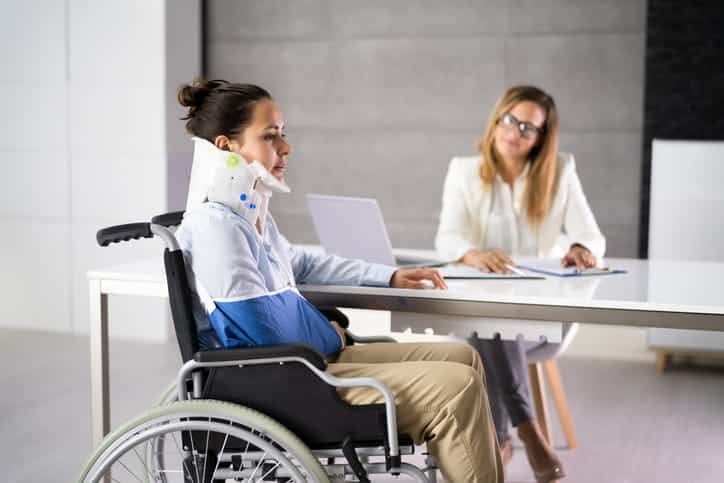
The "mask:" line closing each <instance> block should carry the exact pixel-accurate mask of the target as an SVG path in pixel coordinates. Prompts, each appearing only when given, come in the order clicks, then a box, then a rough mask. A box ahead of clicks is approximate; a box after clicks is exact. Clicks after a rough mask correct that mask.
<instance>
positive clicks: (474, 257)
mask: <svg viewBox="0 0 724 483" xmlns="http://www.w3.org/2000/svg"><path fill="white" fill-rule="evenodd" d="M460 263H464V264H465V265H470V266H471V267H476V268H479V269H480V270H483V271H484V272H494V273H511V270H510V269H509V268H508V267H509V266H511V267H512V266H514V265H515V263H514V262H513V260H511V259H510V258H508V256H507V255H506V254H505V253H503V252H501V251H500V250H491V251H482V250H469V251H468V252H466V253H465V255H463V257H462V258H461V259H460Z"/></svg>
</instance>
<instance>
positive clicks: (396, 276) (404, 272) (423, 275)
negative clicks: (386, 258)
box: [390, 268, 447, 290]
mask: <svg viewBox="0 0 724 483" xmlns="http://www.w3.org/2000/svg"><path fill="white" fill-rule="evenodd" d="M430 283H432V287H430ZM390 287H392V288H437V289H440V290H445V289H447V284H446V283H445V280H444V279H443V278H442V275H440V272H438V271H437V270H435V269H434V268H400V269H399V270H397V271H396V272H395V273H393V274H392V278H391V279H390Z"/></svg>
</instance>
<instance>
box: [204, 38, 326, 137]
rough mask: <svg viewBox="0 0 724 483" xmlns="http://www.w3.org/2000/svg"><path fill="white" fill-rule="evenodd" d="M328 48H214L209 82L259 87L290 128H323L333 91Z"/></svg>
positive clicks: (248, 44)
mask: <svg viewBox="0 0 724 483" xmlns="http://www.w3.org/2000/svg"><path fill="white" fill-rule="evenodd" d="M329 58H330V43H329V42H319V41H312V42H306V41H305V42H295V41H280V42H264V41H259V42H256V41H255V42H252V41H242V42H234V41H224V42H213V43H212V44H211V48H209V49H208V59H207V62H208V69H209V73H208V76H209V77H211V78H221V79H233V80H235V81H239V82H250V83H253V84H259V85H261V86H263V87H264V88H265V89H267V90H269V91H270V92H271V93H272V95H273V96H274V97H275V98H276V100H277V101H278V102H279V104H280V105H281V106H282V107H283V108H284V115H285V117H286V121H287V123H289V124H292V125H294V126H326V125H327V119H328V117H329V113H328V111H329V106H330V104H331V103H330V98H329V93H330V91H331V89H332V81H331V68H330V63H329Z"/></svg>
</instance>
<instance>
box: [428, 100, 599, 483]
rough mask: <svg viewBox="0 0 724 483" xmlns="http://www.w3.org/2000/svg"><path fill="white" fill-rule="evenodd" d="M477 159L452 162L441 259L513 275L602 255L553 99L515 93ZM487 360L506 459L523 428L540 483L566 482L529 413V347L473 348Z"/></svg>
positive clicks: (492, 122)
mask: <svg viewBox="0 0 724 483" xmlns="http://www.w3.org/2000/svg"><path fill="white" fill-rule="evenodd" d="M478 150H479V155H478V156H473V157H456V158H453V160H452V161H451V162H450V167H449V169H448V173H447V177H446V178H445V186H444V191H443V197H442V210H441V213H440V224H439V226H438V230H437V235H436V238H435V247H436V249H437V251H438V253H439V256H440V257H442V258H443V259H445V260H458V261H460V262H462V263H465V264H467V265H471V266H474V267H479V268H481V269H482V270H485V271H493V272H499V273H508V272H510V267H511V266H513V265H514V261H513V259H514V258H515V257H518V256H525V257H531V256H534V257H546V258H550V257H556V258H558V257H560V259H561V264H562V265H564V266H570V265H576V266H578V267H579V268H581V269H583V268H586V267H592V266H594V265H595V264H596V261H597V259H598V258H600V257H602V256H603V254H604V250H605V244H606V243H605V239H604V237H603V235H602V234H601V231H600V230H599V228H598V225H597V224H596V220H595V218H594V217H593V213H592V212H591V209H590V207H589V206H588V202H587V201H586V197H585V195H584V194H583V189H582V187H581V182H580V181H579V179H578V175H577V174H576V168H575V162H574V160H573V156H572V155H571V154H567V153H559V152H558V114H557V111H556V106H555V103H554V101H553V98H552V97H551V96H550V95H548V94H546V93H545V92H543V91H542V90H540V89H538V88H536V87H532V86H516V87H512V88H510V89H508V91H506V92H505V93H504V94H503V96H502V97H501V98H500V99H499V100H498V102H497V104H496V105H495V107H494V109H493V111H492V113H491V116H490V119H489V121H488V125H487V127H486V129H485V132H484V133H483V135H482V137H481V139H480V142H479V145H478ZM474 342H475V343H476V345H477V347H478V348H479V350H480V353H481V355H482V356H483V358H484V362H485V368H486V373H487V376H488V390H489V395H490V399H491V406H492V410H493V416H494V419H495V424H496V430H497V432H498V440H499V443H500V446H501V450H502V452H503V457H504V460H509V459H510V457H511V455H512V446H511V444H510V435H509V433H508V424H509V422H512V424H513V425H514V426H516V427H517V428H518V435H519V437H520V439H521V440H522V441H523V443H524V444H525V447H526V454H527V455H528V460H529V461H530V464H531V466H532V468H533V471H534V473H535V475H536V479H537V480H538V481H539V482H541V481H546V482H547V481H553V480H556V479H559V478H561V477H562V476H563V475H564V471H563V468H562V466H561V463H560V461H559V459H558V458H557V456H556V455H555V452H554V451H553V449H552V448H551V447H550V445H549V444H548V443H547V442H546V441H545V438H544V437H543V436H542V434H541V431H540V429H539V426H538V424H537V422H536V419H535V413H534V411H533V409H532V407H531V403H530V396H529V390H528V385H527V379H526V372H527V360H526V356H525V353H526V346H525V345H524V343H523V341H522V340H518V341H501V340H500V339H499V338H498V339H494V340H487V341H474Z"/></svg>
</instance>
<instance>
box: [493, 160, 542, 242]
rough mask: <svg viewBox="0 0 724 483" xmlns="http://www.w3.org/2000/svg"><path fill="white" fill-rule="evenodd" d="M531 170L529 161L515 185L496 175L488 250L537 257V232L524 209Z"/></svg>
mask: <svg viewBox="0 0 724 483" xmlns="http://www.w3.org/2000/svg"><path fill="white" fill-rule="evenodd" d="M529 170H530V163H526V164H525V167H524V168H523V172H522V173H521V174H520V176H518V178H517V179H516V180H515V181H514V182H513V186H510V185H509V184H508V183H506V182H505V181H503V178H502V177H501V176H500V174H498V175H496V176H495V180H494V181H493V185H492V186H491V191H492V193H491V198H492V200H491V202H490V212H489V213H488V229H487V231H486V235H485V243H484V249H485V250H500V251H502V252H504V253H507V254H510V255H512V256H538V233H537V231H536V230H535V227H532V226H530V224H529V223H528V217H527V216H526V213H525V211H521V207H522V206H523V193H524V192H525V187H526V185H527V182H528V171H529Z"/></svg>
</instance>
